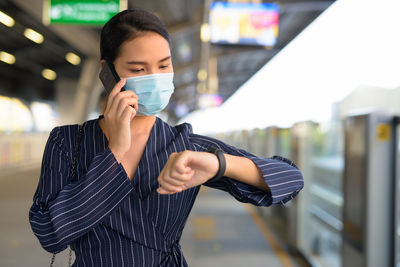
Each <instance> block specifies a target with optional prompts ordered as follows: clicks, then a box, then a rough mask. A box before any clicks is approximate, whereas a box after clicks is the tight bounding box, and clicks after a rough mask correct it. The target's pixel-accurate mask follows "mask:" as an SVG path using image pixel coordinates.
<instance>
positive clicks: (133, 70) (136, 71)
mask: <svg viewBox="0 0 400 267" xmlns="http://www.w3.org/2000/svg"><path fill="white" fill-rule="evenodd" d="M131 71H132V72H134V73H139V72H141V71H144V69H132V70H131Z"/></svg>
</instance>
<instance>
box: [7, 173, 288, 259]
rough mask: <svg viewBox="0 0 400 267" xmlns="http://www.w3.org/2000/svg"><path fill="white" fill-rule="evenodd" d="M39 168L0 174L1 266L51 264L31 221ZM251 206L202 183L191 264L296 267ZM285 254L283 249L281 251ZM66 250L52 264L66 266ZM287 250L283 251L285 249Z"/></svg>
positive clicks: (187, 244)
mask: <svg viewBox="0 0 400 267" xmlns="http://www.w3.org/2000/svg"><path fill="white" fill-rule="evenodd" d="M39 173H40V170H39V168H38V167H36V168H30V169H26V170H23V169H20V170H18V171H17V172H16V171H4V170H2V171H1V172H0V214H2V215H1V217H0V234H1V238H0V267H17V266H18V267H20V266H49V264H50V259H51V254H50V253H47V252H46V251H45V250H43V249H42V248H41V247H40V245H39V242H38V240H37V239H36V237H35V236H34V235H33V233H32V231H31V228H30V226H29V222H28V211H29V208H30V206H31V204H32V197H33V194H34V192H35V189H36V186H37V181H38V177H39ZM264 236H265V235H263V233H262V231H260V228H259V226H257V224H256V223H255V221H254V220H253V219H252V217H250V216H249V212H248V208H246V207H245V205H243V204H241V203H239V202H237V201H236V200H235V199H234V198H233V197H231V196H229V195H228V194H227V193H225V192H222V191H218V190H214V189H208V188H206V187H204V189H202V190H201V191H200V194H199V197H198V199H197V201H196V203H195V206H194V208H193V210H192V213H191V215H190V217H189V220H188V223H187V225H186V228H185V230H184V233H183V236H182V240H181V245H182V249H183V252H184V255H185V257H186V259H187V262H188V264H189V266H191V267H200V266H202V267H203V266H230V267H235V266H237V267H239V266H255V267H257V266H268V267H280V266H282V267H288V266H296V264H295V263H294V262H292V261H291V260H290V259H289V263H288V262H284V261H282V257H278V256H277V255H276V254H275V251H276V245H275V248H274V249H275V251H274V249H272V248H271V245H270V243H271V240H269V241H267V239H266V238H265V237H264ZM281 252H282V251H281ZM67 253H68V252H67V251H64V252H63V253H60V254H58V255H57V257H56V262H55V264H54V266H56V267H57V266H67V260H68V256H67ZM283 253H285V252H284V251H283Z"/></svg>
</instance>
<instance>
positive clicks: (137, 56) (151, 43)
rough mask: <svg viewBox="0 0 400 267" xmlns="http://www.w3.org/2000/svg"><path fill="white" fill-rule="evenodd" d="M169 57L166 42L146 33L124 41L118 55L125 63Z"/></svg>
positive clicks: (154, 34)
mask: <svg viewBox="0 0 400 267" xmlns="http://www.w3.org/2000/svg"><path fill="white" fill-rule="evenodd" d="M170 55H171V52H170V47H169V43H168V41H167V40H165V38H164V37H162V36H161V35H159V34H157V33H146V34H143V35H140V36H138V37H136V38H134V39H132V40H128V41H125V42H124V43H123V44H122V45H121V49H120V53H119V56H121V57H123V58H124V60H126V61H147V60H161V59H164V58H166V57H168V56H170Z"/></svg>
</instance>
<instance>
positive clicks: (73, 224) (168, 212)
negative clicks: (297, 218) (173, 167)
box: [29, 116, 304, 267]
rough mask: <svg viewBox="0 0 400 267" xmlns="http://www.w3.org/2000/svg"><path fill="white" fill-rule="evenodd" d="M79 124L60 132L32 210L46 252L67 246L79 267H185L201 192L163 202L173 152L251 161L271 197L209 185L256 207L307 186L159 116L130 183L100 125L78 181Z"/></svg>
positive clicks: (86, 142)
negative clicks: (185, 241)
mask: <svg viewBox="0 0 400 267" xmlns="http://www.w3.org/2000/svg"><path fill="white" fill-rule="evenodd" d="M100 117H101V116H100ZM77 131H78V125H66V126H60V127H56V128H54V129H53V130H52V131H51V133H50V136H49V138H48V141H47V144H46V148H45V151H44V155H43V161H42V167H41V174H40V179H39V183H38V187H37V190H36V192H35V194H34V198H33V205H32V207H31V209H30V211H29V221H30V224H31V227H32V230H33V232H34V234H35V235H36V237H37V238H38V239H39V241H40V244H41V245H42V247H43V248H44V249H45V250H47V251H48V252H52V253H57V252H60V251H62V250H64V249H66V248H67V246H68V245H70V246H71V248H72V249H73V250H74V252H75V256H76V259H75V262H74V264H73V266H77V267H78V266H79V267H80V266H106V267H109V266H187V263H186V261H185V258H184V257H183V254H182V251H181V248H180V245H179V240H180V237H181V234H182V231H183V227H184V226H185V223H186V220H187V218H188V215H189V213H190V210H191V209H192V206H193V203H194V201H195V199H196V196H197V194H198V192H199V188H200V186H197V187H194V188H190V189H188V190H185V191H183V192H180V193H176V194H173V195H160V194H158V193H157V191H156V189H157V188H158V187H159V184H158V181H157V178H158V175H159V173H160V171H161V170H162V168H163V166H164V165H165V163H166V162H167V160H168V156H169V155H170V154H171V153H172V152H180V151H184V150H192V151H207V150H208V148H209V147H210V146H213V147H217V148H220V149H222V150H223V151H224V152H225V153H227V154H232V155H237V156H244V157H247V158H249V159H251V160H252V161H253V162H254V163H255V164H256V165H257V166H258V168H259V169H260V170H261V172H262V174H263V176H264V178H265V181H266V183H267V184H268V186H269V188H270V189H271V192H270V193H269V192H265V191H262V190H260V189H258V188H256V187H253V186H250V185H247V184H245V183H242V182H239V181H236V180H233V179H231V178H228V177H223V178H222V179H220V180H218V181H215V182H207V183H205V184H204V185H206V186H209V187H213V188H218V189H221V190H224V191H227V192H229V193H230V194H231V195H232V196H233V197H234V198H236V199H237V200H238V201H241V202H248V203H252V204H254V205H258V206H269V205H272V204H276V203H285V202H287V201H288V200H290V199H292V198H293V197H295V196H296V195H297V193H298V192H299V191H300V190H301V189H302V187H303V184H304V182H303V178H302V175H301V173H300V171H299V170H298V168H297V167H296V166H295V164H294V163H292V162H291V161H289V160H287V159H285V158H282V157H278V156H275V157H272V158H259V157H256V156H254V155H252V154H250V153H248V152H246V151H244V150H241V149H237V148H235V147H233V146H230V145H227V144H225V143H223V142H221V141H219V140H216V139H214V138H210V137H206V136H201V135H196V134H193V133H192V128H191V125H190V124H187V123H184V124H181V125H177V126H175V127H172V126H170V125H168V124H167V123H165V122H164V121H162V120H161V119H160V118H158V117H157V119H156V122H155V124H154V126H153V128H152V130H151V133H150V137H149V139H148V142H147V144H146V147H145V150H144V153H143V156H142V158H141V160H140V162H139V165H138V168H137V171H136V173H135V176H134V178H133V180H132V181H130V180H129V178H128V176H127V174H126V172H125V171H124V168H123V167H122V165H121V164H119V163H118V162H117V161H116V159H115V157H114V155H113V153H112V152H111V150H110V149H109V148H108V142H107V139H106V137H105V135H104V133H103V131H102V130H101V128H100V127H99V124H98V119H95V120H89V121H87V122H85V123H84V124H83V136H82V139H81V142H80V146H79V152H78V157H77V165H76V178H77V179H76V180H74V181H71V179H70V173H69V172H70V170H71V164H72V158H73V154H74V146H75V143H76V138H77Z"/></svg>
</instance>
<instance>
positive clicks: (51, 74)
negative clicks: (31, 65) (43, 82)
mask: <svg viewBox="0 0 400 267" xmlns="http://www.w3.org/2000/svg"><path fill="white" fill-rule="evenodd" d="M42 76H43V77H44V78H46V79H47V80H50V81H53V80H55V79H56V77H57V74H56V72H55V71H54V70H51V69H44V70H43V71H42Z"/></svg>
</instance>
